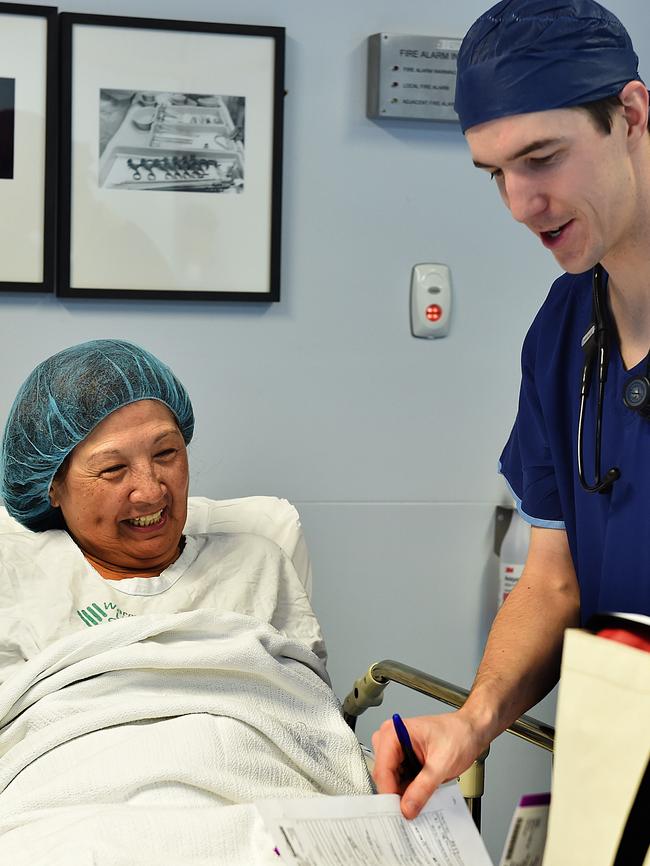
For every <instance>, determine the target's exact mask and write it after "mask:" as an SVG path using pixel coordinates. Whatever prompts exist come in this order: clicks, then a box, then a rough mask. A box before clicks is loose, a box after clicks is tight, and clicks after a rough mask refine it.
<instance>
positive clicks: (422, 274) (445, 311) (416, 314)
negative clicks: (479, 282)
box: [411, 264, 451, 339]
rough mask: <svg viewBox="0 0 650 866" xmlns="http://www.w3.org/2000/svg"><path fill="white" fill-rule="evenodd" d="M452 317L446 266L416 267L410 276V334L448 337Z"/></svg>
mask: <svg viewBox="0 0 650 866" xmlns="http://www.w3.org/2000/svg"><path fill="white" fill-rule="evenodd" d="M450 316H451V274H450V271H449V268H448V267H447V265H438V264H422V265H414V267H413V271H412V273H411V333H412V334H413V336H414V337H424V338H425V339H433V338H434V337H446V336H447V334H448V333H449V319H450Z"/></svg>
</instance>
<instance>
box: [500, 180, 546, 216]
mask: <svg viewBox="0 0 650 866" xmlns="http://www.w3.org/2000/svg"><path fill="white" fill-rule="evenodd" d="M503 199H504V201H505V203H506V205H507V207H508V210H509V211H510V213H511V214H512V216H513V217H514V218H515V219H516V220H517V222H520V223H527V222H529V221H530V220H531V219H534V218H535V217H538V216H539V215H540V214H541V213H543V212H544V210H545V209H546V206H547V199H546V196H545V195H544V194H543V193H542V192H541V191H540V189H539V186H538V185H537V183H535V181H534V180H531V179H530V178H526V177H521V176H520V175H517V174H511V175H507V176H506V177H505V178H504V187H503Z"/></svg>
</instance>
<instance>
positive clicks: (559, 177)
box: [373, 0, 650, 818]
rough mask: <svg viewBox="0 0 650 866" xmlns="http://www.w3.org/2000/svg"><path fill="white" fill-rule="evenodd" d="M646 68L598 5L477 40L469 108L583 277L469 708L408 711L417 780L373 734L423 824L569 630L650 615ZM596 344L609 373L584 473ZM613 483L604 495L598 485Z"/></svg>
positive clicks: (560, 7) (533, 355) (570, 288)
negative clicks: (604, 618) (599, 321)
mask: <svg viewBox="0 0 650 866" xmlns="http://www.w3.org/2000/svg"><path fill="white" fill-rule="evenodd" d="M637 63H638V59H637V56H636V54H635V53H634V50H633V48H632V44H631V42H630V38H629V36H628V34H627V32H626V31H625V29H624V28H623V26H622V24H621V23H620V22H619V21H618V19H617V18H615V17H614V16H613V15H612V14H611V13H610V12H608V11H607V10H605V9H604V8H603V7H602V6H600V5H599V4H597V3H595V2H593V0H571V2H561V0H503V2H500V3H498V4H497V5H496V6H494V7H493V8H492V9H490V10H489V11H488V12H486V13H485V14H484V15H482V16H481V17H480V18H479V19H478V20H477V21H476V22H475V23H474V25H473V26H472V27H471V28H470V30H469V31H468V33H467V35H466V37H465V39H464V40H463V44H462V46H461V50H460V55H459V58H458V80H457V90H456V110H457V112H458V114H459V117H460V121H461V126H462V129H463V132H464V133H465V135H466V138H467V143H468V145H469V148H470V151H471V154H472V158H473V161H474V164H475V165H476V166H477V167H478V168H479V169H482V170H484V171H485V172H487V173H488V174H489V176H490V177H491V178H492V179H493V180H494V183H495V185H496V187H497V189H498V191H499V193H500V195H501V198H502V200H503V202H504V203H505V205H506V207H507V208H508V209H509V210H510V212H511V214H512V216H513V217H514V218H515V219H516V220H517V221H518V222H521V223H523V224H524V225H526V226H527V227H528V228H529V229H530V230H531V231H532V232H534V233H535V234H536V235H537V237H538V238H539V240H540V242H541V244H542V245H543V246H544V247H546V248H547V249H548V250H550V252H551V253H552V254H553V256H554V257H555V259H556V261H557V262H558V263H559V264H560V265H561V266H562V268H563V269H564V270H565V271H566V273H565V274H564V275H563V276H562V277H560V278H559V279H558V280H557V281H556V282H555V283H554V284H553V286H552V287H551V291H550V293H549V296H548V298H547V299H546V301H545V303H544V305H543V306H542V308H541V310H540V311H539V313H538V315H537V317H536V318H535V321H534V322H533V325H532V327H531V329H530V331H529V333H528V335H527V337H526V340H525V342H524V347H523V352H522V385H521V392H520V400H519V410H518V414H517V419H516V421H515V425H514V428H513V431H512V433H511V436H510V439H509V440H508V443H507V445H506V447H505V449H504V452H503V454H502V456H501V471H502V472H503V474H504V476H505V478H506V480H507V482H508V484H509V485H510V487H511V489H512V491H513V494H514V496H515V497H516V500H517V503H518V507H519V510H520V511H521V514H522V515H523V517H524V518H525V519H526V520H527V521H528V522H529V523H531V524H532V531H531V543H530V549H529V554H528V559H527V562H526V567H525V569H524V572H523V575H522V577H521V579H520V581H519V583H518V585H517V587H516V588H515V590H514V591H513V592H512V593H511V594H510V596H509V597H508V599H507V601H506V603H505V604H504V606H503V607H502V608H501V610H500V612H499V614H498V616H497V617H496V619H495V621H494V624H493V627H492V630H491V632H490V636H489V638H488V642H487V646H486V649H485V653H484V656H483V660H482V662H481V665H480V666H479V670H478V673H477V676H476V680H475V682H474V685H473V688H472V692H471V695H470V697H469V699H468V700H467V702H466V704H465V706H464V707H463V708H462V709H460V710H459V711H458V712H455V713H450V714H447V715H443V716H427V717H421V718H416V719H409V720H407V727H408V729H409V732H410V735H411V739H412V741H413V745H414V748H415V751H416V753H417V754H418V757H419V758H420V759H421V761H422V763H423V764H424V767H423V770H422V771H421V772H420V773H419V775H418V776H417V777H416V779H415V780H414V781H413V782H411V784H410V785H408V786H406V787H405V786H404V785H403V784H402V783H401V782H400V779H399V773H398V769H399V764H400V762H401V760H402V754H401V750H400V748H399V744H398V742H397V739H396V737H395V734H394V732H393V729H392V725H391V724H390V723H385V724H384V725H383V726H382V728H381V729H380V730H379V731H378V732H377V733H376V734H375V735H374V737H373V745H374V746H375V752H376V759H377V764H376V770H375V780H376V782H377V786H378V789H379V790H380V791H381V792H392V793H402V794H403V797H402V811H403V812H404V814H405V815H406V816H407V817H409V818H410V817H414V816H415V815H416V814H418V812H419V811H420V809H421V808H422V806H423V805H424V804H425V802H426V800H427V799H428V797H429V796H430V795H431V793H432V792H433V790H434V789H435V788H436V787H437V786H438V785H439V784H440V783H442V782H443V781H445V780H446V779H449V778H454V777H455V776H457V775H459V774H460V773H461V772H462V771H464V770H465V769H467V767H469V766H470V764H471V763H472V761H473V760H474V759H475V758H476V757H477V756H478V755H479V754H480V753H481V752H482V751H483V750H484V749H485V748H486V747H487V746H488V745H489V743H490V742H491V741H492V740H493V739H494V738H495V737H496V736H497V735H498V734H500V733H501V732H502V731H504V730H505V728H507V727H508V726H509V725H510V724H511V723H512V722H513V721H514V720H515V719H516V718H517V717H518V716H520V715H521V714H522V713H523V712H525V711H526V710H527V709H529V708H530V707H531V706H533V705H534V704H535V703H537V701H539V700H540V699H541V698H542V697H543V696H544V695H545V694H546V693H547V692H548V691H549V690H550V689H551V688H552V686H553V685H554V684H555V682H556V681H557V677H558V674H559V663H560V655H561V648H562V637H563V633H564V630H565V629H566V628H567V627H571V626H577V625H578V624H580V623H581V622H582V623H584V622H585V621H586V620H587V619H588V617H589V616H590V615H591V614H592V613H594V612H595V611H626V612H634V613H644V614H650V410H649V411H648V414H647V415H645V416H644V415H643V414H642V413H640V412H639V411H636V410H634V409H631V408H628V406H627V405H626V404H625V403H624V401H623V394H624V389H625V386H626V385H627V384H628V382H629V381H630V380H631V379H633V378H635V377H637V378H638V377H640V378H642V379H643V378H645V379H650V363H649V356H648V349H649V347H650V135H649V134H648V91H647V88H646V87H645V85H644V84H643V82H642V81H641V80H640V79H639V75H638V70H637ZM599 263H600V265H601V266H602V284H603V294H602V298H603V313H602V318H603V321H604V326H605V329H606V331H607V333H608V335H609V344H608V345H609V358H608V365H607V378H606V384H605V386H604V391H603V395H602V429H601V436H600V440H601V446H600V459H599V460H598V457H597V456H596V455H597V438H598V437H597V436H596V432H595V431H596V425H597V415H598V390H599V388H598V360H599V356H598V353H597V352H596V351H595V348H596V338H595V337H594V336H593V333H592V332H591V331H590V325H591V324H592V323H593V321H594V311H593V302H592V270H593V268H594V266H595V265H597V264H599ZM590 334H591V336H590ZM583 344H584V346H585V347H586V351H587V353H592V354H593V356H594V369H593V374H592V376H591V380H592V381H591V388H590V392H589V393H588V395H587V398H586V399H585V401H584V405H585V411H584V424H583V446H582V451H583V454H584V465H583V473H582V474H583V478H582V482H581V480H580V477H579V472H578V468H577V454H578V450H579V449H578V426H579V415H580V402H581V401H580V386H581V379H582V375H583V366H584V362H585V350H584V349H583ZM642 384H643V383H642ZM648 389H649V391H650V382H648ZM614 468H615V469H616V470H617V472H613V473H611V475H608V471H609V470H610V469H614ZM612 476H613V477H615V478H616V480H614V481H613V483H608V482H609V481H611V478H612ZM601 479H602V480H603V481H604V483H603V484H601V485H600V487H601V488H603V489H602V492H596V491H594V490H591V491H588V490H587V489H585V486H590V487H592V488H594V487H596V486H598V484H597V482H598V481H600V480H601Z"/></svg>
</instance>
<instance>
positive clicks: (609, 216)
mask: <svg viewBox="0 0 650 866" xmlns="http://www.w3.org/2000/svg"><path fill="white" fill-rule="evenodd" d="M627 128H628V127H627V124H626V122H625V119H624V118H623V116H622V113H621V114H617V115H616V116H615V118H614V124H613V129H612V132H611V134H610V135H606V134H604V133H603V132H602V131H600V130H598V129H597V128H596V126H595V125H594V123H593V121H592V120H591V118H590V117H589V115H588V114H587V113H586V112H585V111H580V110H575V109H566V108H565V109H558V110H554V111H542V112H535V113H531V114H518V115H514V116H512V117H504V118H499V119H497V120H491V121H488V122H486V123H481V124H478V125H477V126H474V127H472V128H471V129H469V130H468V131H467V133H466V137H467V142H468V144H469V147H470V150H471V153H472V158H473V160H474V164H475V165H476V166H477V167H479V168H482V169H485V170H487V171H488V172H489V173H490V174H492V176H493V177H494V180H495V181H496V184H497V187H498V189H499V192H500V194H501V198H502V199H503V201H504V203H505V204H506V206H507V207H508V209H509V210H510V212H511V213H512V215H513V217H514V218H515V219H516V220H518V221H519V222H521V223H523V224H524V225H526V226H527V227H528V228H529V229H530V230H531V231H532V232H534V233H535V234H536V235H537V236H538V237H539V239H540V240H541V242H542V243H543V244H544V246H545V247H546V248H547V249H549V250H550V251H551V252H552V253H553V255H554V256H555V258H556V260H557V262H558V263H559V264H560V265H561V266H562V268H563V269H564V270H566V271H569V272H570V273H581V272H583V271H586V270H588V269H589V268H591V267H592V266H593V265H594V264H596V262H598V261H604V260H606V259H607V256H608V255H612V254H614V253H616V252H620V251H621V248H622V247H623V246H624V245H625V243H627V242H630V241H633V238H634V230H635V217H636V212H637V210H636V209H637V201H638V198H637V195H638V193H637V189H636V179H635V175H634V172H633V167H632V162H631V159H630V152H629V148H628V144H627ZM605 266H607V265H605Z"/></svg>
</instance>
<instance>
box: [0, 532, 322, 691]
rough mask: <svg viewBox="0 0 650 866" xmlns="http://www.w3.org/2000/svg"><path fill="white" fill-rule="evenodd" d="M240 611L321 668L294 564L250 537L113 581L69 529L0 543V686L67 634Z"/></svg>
mask: <svg viewBox="0 0 650 866" xmlns="http://www.w3.org/2000/svg"><path fill="white" fill-rule="evenodd" d="M204 608H205V609H209V610H213V611H218V612H223V613H225V612H228V611H232V612H235V613H243V614H247V615H249V616H254V617H256V618H257V619H259V620H262V621H263V622H267V623H270V624H271V625H272V626H274V627H275V628H277V629H278V631H280V632H282V633H283V634H284V635H286V636H287V637H292V638H296V639H298V640H300V641H302V642H303V643H305V644H306V645H307V646H308V647H309V649H311V650H312V651H313V652H314V653H316V655H318V656H319V657H320V658H321V659H325V657H326V653H325V646H324V642H323V638H322V634H321V631H320V627H319V624H318V621H317V619H316V617H315V615H314V612H313V610H312V608H311V605H310V602H309V599H308V597H307V594H306V592H305V589H304V587H303V585H302V583H301V582H300V579H299V578H298V575H297V574H296V571H295V568H294V566H293V564H292V562H291V560H290V559H289V558H288V557H287V556H286V555H285V554H284V552H283V551H282V550H281V549H280V548H279V547H278V546H277V545H276V544H274V543H273V542H272V541H269V540H268V539H266V538H263V537H261V536H259V535H250V534H247V533H237V534H231V533H215V534H209V535H193V536H186V543H185V547H184V549H183V552H182V554H181V556H180V557H179V558H178V559H177V560H176V562H174V563H173V564H172V565H171V566H169V568H167V569H165V571H163V573H162V574H161V575H160V576H159V577H146V578H127V579H124V580H106V579H104V578H103V577H102V576H101V575H100V574H99V573H98V572H97V571H95V569H94V568H92V566H91V565H90V564H89V563H88V561H87V560H86V559H85V557H84V556H83V554H82V552H81V550H80V549H79V548H78V547H77V545H76V544H75V543H74V541H73V540H72V539H71V538H70V536H69V535H68V534H67V533H66V532H64V531H62V530H48V531H47V532H41V533H32V532H29V533H25V532H19V533H9V534H5V535H2V536H1V537H0V683H1V682H3V681H4V680H5V679H6V678H7V676H9V674H10V673H11V672H12V670H13V669H15V668H16V667H17V666H19V665H21V664H22V663H23V662H24V661H26V660H27V659H30V658H33V657H34V656H35V655H36V654H37V653H38V652H40V651H41V650H42V649H44V648H45V647H47V646H49V645H50V644H51V643H53V642H54V641H55V640H57V639H58V638H60V637H63V636H64V635H68V634H72V633H73V632H78V631H80V630H86V629H89V628H98V627H101V628H110V625H111V623H112V622H114V621H115V620H117V619H121V618H123V617H129V616H138V615H139V614H144V613H180V612H185V611H192V610H198V609H204Z"/></svg>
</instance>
